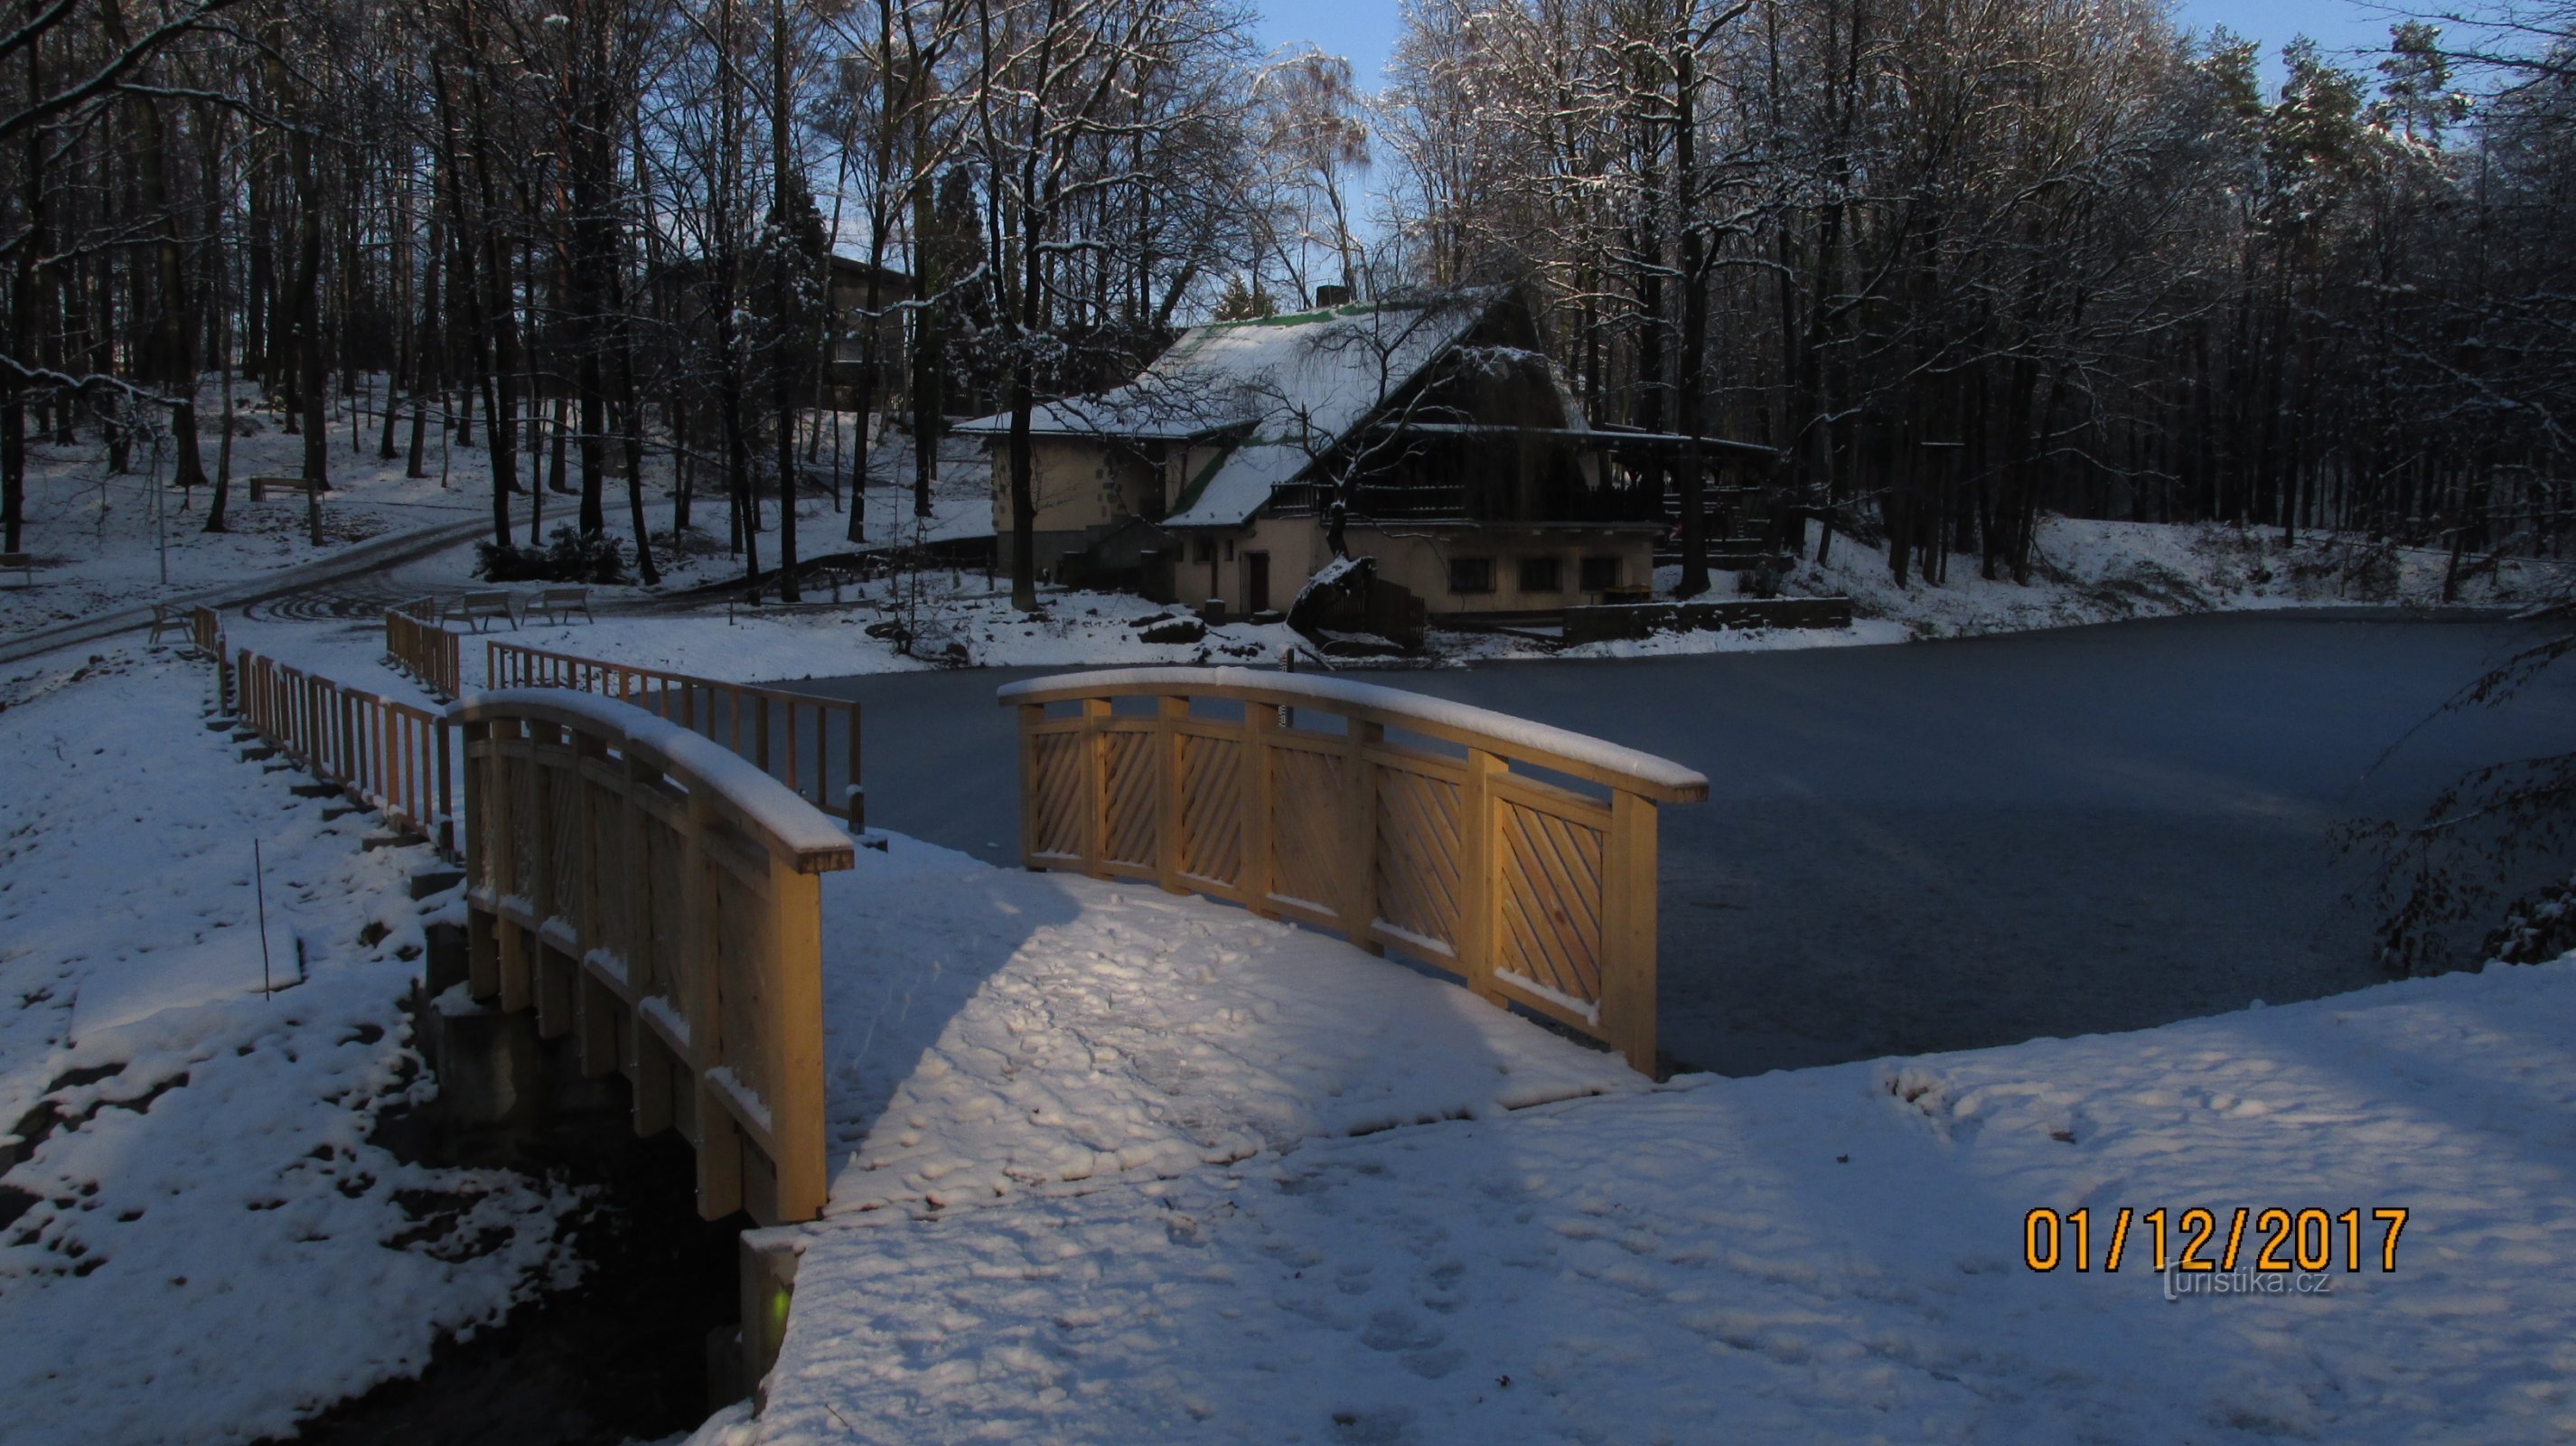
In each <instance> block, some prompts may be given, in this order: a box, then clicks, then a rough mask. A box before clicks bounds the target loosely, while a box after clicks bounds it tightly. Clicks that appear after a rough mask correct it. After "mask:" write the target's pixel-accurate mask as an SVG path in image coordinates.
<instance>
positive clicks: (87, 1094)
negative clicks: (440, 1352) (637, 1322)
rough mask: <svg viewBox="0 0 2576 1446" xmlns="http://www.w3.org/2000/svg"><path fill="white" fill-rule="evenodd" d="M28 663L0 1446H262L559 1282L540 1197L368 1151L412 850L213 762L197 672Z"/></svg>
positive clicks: (8, 688) (498, 1177)
mask: <svg viewBox="0 0 2576 1446" xmlns="http://www.w3.org/2000/svg"><path fill="white" fill-rule="evenodd" d="M57 658H58V661H55V662H53V663H51V664H50V665H46V666H21V667H18V668H16V669H12V670H10V671H9V673H8V675H7V676H6V677H5V679H0V703H4V704H5V705H6V707H5V711H0V757H5V758H6V759H7V760H8V765H7V766H8V776H9V780H10V781H9V786H8V788H7V789H6V790H0V1006H5V1007H0V1125H5V1126H6V1127H7V1129H8V1131H9V1135H8V1145H9V1147H10V1158H11V1159H13V1160H14V1161H15V1163H13V1164H12V1165H11V1166H10V1168H9V1169H8V1170H7V1172H6V1174H5V1175H0V1399H5V1400H6V1401H7V1402H8V1406H7V1408H6V1409H7V1417H8V1424H7V1426H6V1428H5V1430H0V1435H5V1436H6V1437H7V1438H8V1439H9V1440H10V1441H11V1442H12V1443H26V1446H36V1443H40V1442H93V1441H120V1442H136V1443H143V1442H164V1441H167V1442H198V1443H202V1442H227V1441H247V1440H253V1439H256V1438H259V1437H262V1436H267V1435H273V1434H283V1433H285V1432H287V1431H289V1430H291V1429H292V1428H293V1426H294V1423H295V1422H296V1421H297V1420H299V1419H301V1418H303V1417H305V1416H308V1415H310V1414H312V1413H313V1412H315V1411H317V1410H319V1409H320V1408H322V1407H323V1406H325V1405H328V1404H329V1403H330V1402H332V1401H334V1400H337V1399H340V1398H343V1397H346V1396H350V1395H354V1394H357V1393H359V1392H362V1391H364V1390H366V1389H367V1388H369V1387H371V1386H373V1385H375V1384H376V1383H378V1382H379V1381H383V1380H387V1379H391V1378H395V1377H399V1376H406V1375H410V1374H413V1373H416V1372H417V1371H419V1370H420V1369H421V1367H422V1366H423V1365H424V1364H425V1363H426V1362H427V1361H428V1359H429V1354H430V1349H431V1347H432V1345H433V1344H435V1343H436V1342H437V1341H438V1340H439V1339H440V1338H441V1337H443V1336H447V1335H452V1334H457V1333H470V1332H471V1331H472V1330H474V1329H475V1328H476V1327H477V1326H478V1325H481V1324H486V1323H489V1322H492V1321H496V1320H498V1319H499V1318H500V1317H501V1315H502V1314H503V1313H505V1312H506V1311H507V1310H508V1309H509V1308H510V1307H511V1306H512V1305H513V1304H514V1303H515V1302H518V1301H522V1300H526V1299H529V1298H531V1297H532V1296H534V1295H535V1294H537V1293H538V1292H539V1291H541V1290H544V1289H551V1288H561V1287H562V1286H565V1285H567V1284H569V1283H571V1278H572V1274H573V1272H574V1270H575V1268H576V1267H575V1266H574V1264H573V1263H572V1262H571V1261H570V1260H569V1259H568V1258H567V1257H566V1256H565V1254H564V1253H563V1251H562V1248H561V1245H560V1238H561V1233H560V1232H561V1227H562V1225H563V1224H564V1223H565V1221H566V1220H567V1219H568V1217H569V1215H570V1213H571V1212H572V1211H573V1210H575V1209H576V1208H577V1206H578V1205H579V1201H578V1200H577V1199H576V1198H575V1197H574V1196H573V1195H572V1194H571V1193H570V1192H569V1191H566V1190H564V1189H561V1188H558V1187H555V1186H550V1185H546V1184H542V1183H539V1182H534V1181H530V1180H527V1179H524V1178H521V1177H518V1176H514V1175H509V1174H503V1173H498V1172H489V1171H468V1170H449V1169H432V1168H425V1167H422V1166H418V1165H412V1164H406V1163H404V1162H402V1161H400V1160H398V1159H396V1158H395V1157H394V1156H392V1155H391V1154H389V1153H387V1152H386V1151H385V1150H384V1149H382V1148H380V1147H378V1146H377V1145H375V1144H373V1143H371V1142H370V1139H369V1135H370V1132H371V1128H372V1126H373V1124H374V1121H375V1120H376V1117H377V1116H378V1115H379V1113H381V1112H382V1111H384V1110H386V1109H389V1108H394V1107H398V1106H401V1105H404V1104H408V1103H413V1102H416V1101H417V1100H419V1099H421V1098H423V1097H424V1096H425V1092H426V1090H427V1089H428V1088H429V1086H428V1083H427V1081H426V1080H425V1079H423V1078H422V1077H420V1076H419V1074H418V1063H419V1061H418V1057H417V1056H416V1055H414V1054H413V1053H412V1052H411V1050H410V1049H409V1047H408V1045H407V1044H406V1038H407V1032H408V1027H409V1026H408V1023H407V1021H406V1019H405V1017H404V1015H403V1012H402V1010H401V1007H400V1004H401V1001H402V999H403V997H404V995H405V994H406V993H407V992H408V991H409V990H410V988H411V984H412V981H413V980H414V978H415V977H416V975H417V971H418V968H419V965H418V963H417V962H416V961H418V960H419V959H420V958H421V957H422V952H423V947H424V941H423V933H422V924H423V913H422V909H421V906H418V905H415V904H413V903H412V902H411V900H410V896H409V893H408V891H407V889H406V887H405V883H406V878H407V875H408V874H409V873H410V871H411V870H413V869H414V868H416V867H418V866H420V865H421V864H423V863H424V862H427V861H428V854H427V851H426V850H424V849H419V848H379V849H375V850H372V851H368V850H364V849H362V848H361V841H362V839H363V838H364V837H365V836H366V835H367V834H368V833H370V832H371V831H372V830H371V828H370V826H369V823H368V820H367V819H366V818H365V817H364V816H362V815H344V816H342V817H339V818H336V819H333V818H325V817H324V815H325V812H326V811H328V810H329V809H330V805H331V804H332V803H333V802H334V801H332V800H320V799H306V798H299V797H296V796H295V795H294V794H293V793H292V792H290V790H289V788H288V784H289V783H291V782H298V781H302V776H301V775H299V774H294V773H286V772H280V773H270V772H267V771H265V769H264V768H263V767H262V765H260V764H258V763H245V762H241V761H239V760H238V758H237V756H236V755H237V750H236V748H235V747H234V745H233V744H232V743H231V742H230V741H229V739H228V738H227V737H226V735H224V734H221V733H212V732H208V731H206V729H205V728H204V727H203V726H201V724H200V721H199V712H200V710H201V708H202V706H203V704H204V702H205V700H206V698H207V696H208V693H209V690H210V688H211V678H210V675H209V672H208V670H207V668H206V667H205V665H204V664H202V663H197V662H190V661H183V660H181V659H179V658H178V657H176V656H175V655H173V654H172V653H171V652H170V651H168V650H163V649H145V648H142V647H127V648H113V649H107V650H103V651H101V652H100V653H99V654H97V655H96V657H95V659H94V660H92V659H86V658H83V657H73V658H60V656H59V655H57ZM254 841H256V842H257V843H258V844H259V846H260V854H259V856H260V859H261V861H262V863H263V864H264V866H265V867H264V875H263V876H262V877H261V878H259V879H256V880H255V879H254V874H253V853H252V845H253V843H254ZM263 890H264V892H265V904H266V914H267V931H266V939H265V943H266V950H265V955H266V957H265V959H263V949H262V943H263V939H262V932H261V928H260V924H259V919H260V896H261V892H262V891H263ZM264 977H265V978H267V979H268V980H270V981H272V982H273V983H274V984H276V985H277V986H279V987H278V988H277V989H276V991H275V992H273V993H263V992H262V981H263V978H264Z"/></svg>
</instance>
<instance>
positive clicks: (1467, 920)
mask: <svg viewBox="0 0 2576 1446" xmlns="http://www.w3.org/2000/svg"><path fill="white" fill-rule="evenodd" d="M1504 771H1505V767H1504V764H1503V760H1502V759H1500V758H1497V757H1495V756H1494V755H1493V754H1491V753H1488V752H1486V751H1485V750H1483V749H1481V748H1470V749H1468V750H1467V763H1466V776H1465V778H1464V779H1463V780H1462V781H1461V782H1460V784H1459V786H1458V848H1459V851H1460V853H1461V854H1462V855H1463V857H1461V858H1460V859H1459V860H1458V966H1459V970H1460V972H1461V973H1462V974H1464V975H1465V976H1466V980H1467V987H1468V988H1469V989H1470V990H1473V991H1474V992H1475V993H1476V994H1477V996H1478V997H1480V998H1482V999H1484V1000H1486V1001H1487V1002H1489V1003H1493V1004H1501V1003H1503V996H1502V992H1501V991H1500V990H1498V989H1497V988H1495V986H1494V955H1495V953H1496V952H1497V951H1496V939H1495V936H1496V933H1497V925H1498V924H1499V922H1500V920H1499V914H1500V910H1501V899H1500V897H1499V896H1500V894H1501V890H1500V889H1499V888H1498V887H1497V884H1498V882H1499V877H1500V875H1501V873H1502V860H1501V859H1499V858H1497V857H1496V855H1497V854H1498V853H1499V852H1500V849H1499V848H1498V847H1497V846H1498V845H1499V844H1500V842H1501V839H1500V836H1499V835H1500V832H1501V829H1502V819H1501V817H1500V810H1499V809H1497V808H1496V807H1495V806H1494V775H1496V774H1498V773H1502V772H1504Z"/></svg>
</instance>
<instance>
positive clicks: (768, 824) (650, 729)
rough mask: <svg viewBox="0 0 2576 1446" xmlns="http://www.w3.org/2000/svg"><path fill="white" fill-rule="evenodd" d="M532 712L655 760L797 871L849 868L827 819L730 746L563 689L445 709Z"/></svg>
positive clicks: (508, 694) (480, 698)
mask: <svg viewBox="0 0 2576 1446" xmlns="http://www.w3.org/2000/svg"><path fill="white" fill-rule="evenodd" d="M531 715H533V716H536V717H541V718H552V719H553V720H554V721H558V722H564V721H572V720H579V721H580V722H582V723H585V724H588V725H590V726H591V727H592V728H593V729H595V730H597V731H601V732H605V733H607V734H609V735H610V736H611V737H613V738H615V739H617V740H618V741H619V742H621V743H623V744H630V745H632V746H634V747H637V748H640V749H643V750H645V751H647V752H650V753H653V754H657V755H659V756H660V757H661V758H662V759H664V760H666V761H667V762H669V763H670V764H671V765H673V766H674V767H677V768H678V769H680V770H681V771H682V772H684V773H686V774H688V775H689V776H690V777H692V778H695V779H697V780H698V781H700V782H702V783H704V784H706V785H707V786H708V787H710V788H712V789H714V790H716V791H717V792H718V793H721V794H722V795H724V797H725V799H726V800H727V801H728V802H729V803H731V804H732V805H733V806H734V808H736V809H737V810H739V811H740V812H741V813H742V815H743V817H744V818H746V819H747V820H749V821H750V822H751V823H753V824H755V825H757V826H758V827H759V828H760V829H761V830H762V831H763V832H765V833H767V834H768V835H769V836H770V837H771V838H772V839H774V840H776V841H777V842H778V843H779V844H780V845H781V846H782V847H784V848H785V849H787V850H788V851H790V852H792V853H795V854H796V855H798V868H799V870H800V871H802V872H806V873H814V872H819V871H821V870H824V869H840V868H848V867H849V866H850V862H851V859H852V854H851V849H852V847H853V846H852V844H851V842H850V836H849V834H848V833H846V832H844V831H843V830H842V828H841V826H840V825H839V824H838V823H836V822H834V821H833V819H832V818H831V816H830V815H828V814H826V813H824V812H823V811H822V810H821V809H819V808H816V807H815V806H814V805H813V804H811V803H809V802H807V801H806V800H804V799H802V798H799V797H798V796H797V795H796V793H795V791H794V790H793V789H790V788H789V787H788V786H787V785H786V784H783V783H781V782H779V781H778V780H777V779H775V778H772V777H770V776H769V774H768V773H767V772H766V771H764V770H763V769H762V768H761V767H760V766H759V765H758V764H756V763H753V762H751V761H749V760H747V759H745V758H743V757H742V756H740V755H739V754H736V753H735V752H734V751H733V750H732V749H729V748H727V747H725V746H724V745H723V744H721V743H717V742H714V741H713V740H711V739H707V738H703V737H701V736H699V735H698V734H696V733H694V732H692V731H690V730H689V729H687V728H684V727H682V726H681V725H679V724H677V723H674V722H671V721H669V720H667V719H663V718H657V717H655V716H653V715H652V714H651V713H648V712H646V711H644V710H643V709H641V708H638V707H636V706H635V705H634V704H632V703H621V702H618V701H617V700H616V699H613V698H603V697H600V696H598V695H597V694H594V693H577V692H574V691H572V690H570V689H566V688H503V689H500V690H497V691H493V692H481V693H469V694H467V695H465V696H464V697H462V698H459V699H457V700H456V701H455V702H454V703H452V704H450V705H448V709H447V718H448V721H450V722H452V723H458V724H463V723H472V722H478V721H481V720H483V719H486V718H493V717H504V716H507V717H526V716H531Z"/></svg>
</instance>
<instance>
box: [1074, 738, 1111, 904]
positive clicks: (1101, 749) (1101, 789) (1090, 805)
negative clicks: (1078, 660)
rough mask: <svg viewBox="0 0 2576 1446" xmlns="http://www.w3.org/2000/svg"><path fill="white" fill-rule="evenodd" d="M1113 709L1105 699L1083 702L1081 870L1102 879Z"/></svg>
mask: <svg viewBox="0 0 2576 1446" xmlns="http://www.w3.org/2000/svg"><path fill="white" fill-rule="evenodd" d="M1112 711H1113V710H1112V709H1111V707H1110V705H1109V700H1108V699H1106V698H1085V699H1083V700H1082V732H1081V733H1080V734H1079V735H1078V736H1079V737H1080V738H1081V739H1082V871H1083V872H1084V873H1086V874H1089V875H1090V876H1092V877H1093V878H1095V879H1096V878H1098V877H1100V856H1101V855H1102V854H1103V853H1104V852H1106V851H1107V848H1108V843H1107V835H1108V832H1109V735H1108V734H1107V733H1105V732H1103V731H1101V730H1102V729H1103V728H1104V727H1106V726H1107V724H1108V722H1109V717H1110V714H1111V712H1112Z"/></svg>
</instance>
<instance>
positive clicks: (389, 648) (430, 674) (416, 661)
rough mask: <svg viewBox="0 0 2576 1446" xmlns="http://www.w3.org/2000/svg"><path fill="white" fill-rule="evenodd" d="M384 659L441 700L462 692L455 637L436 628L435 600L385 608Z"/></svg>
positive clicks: (436, 603)
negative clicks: (437, 695) (387, 659)
mask: <svg viewBox="0 0 2576 1446" xmlns="http://www.w3.org/2000/svg"><path fill="white" fill-rule="evenodd" d="M385 656H386V657H387V658H389V659H391V660H392V661H393V665H394V666H395V667H396V668H398V669H400V670H401V671H403V672H404V673H407V674H409V675H411V677H412V678H413V680H414V681H416V682H418V683H420V684H421V685H422V686H423V687H426V688H428V689H429V690H430V691H432V692H434V693H437V694H439V695H441V696H442V697H448V698H453V697H455V696H457V695H458V694H459V693H462V692H464V691H465V683H464V677H463V667H464V665H463V663H462V661H461V654H460V650H459V647H458V640H457V636H456V634H455V633H454V632H453V631H451V630H449V629H447V628H443V627H440V626H439V625H438V599H436V598H434V597H424V598H415V599H413V600H412V601H410V602H407V603H403V604H400V605H398V606H395V607H390V608H387V609H385Z"/></svg>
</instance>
